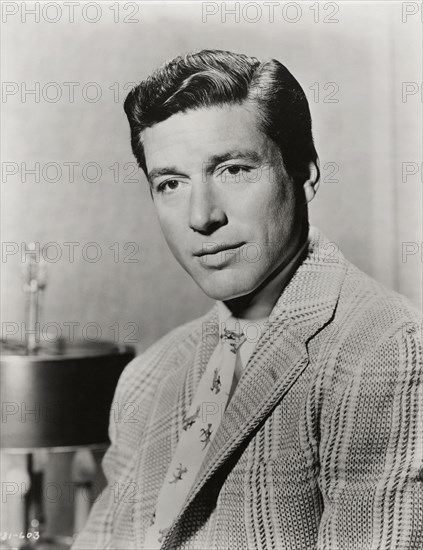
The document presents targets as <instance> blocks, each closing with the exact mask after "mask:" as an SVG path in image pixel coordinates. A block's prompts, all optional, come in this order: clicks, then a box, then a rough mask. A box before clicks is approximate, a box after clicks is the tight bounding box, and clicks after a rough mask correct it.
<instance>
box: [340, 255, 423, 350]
mask: <svg viewBox="0 0 423 550" xmlns="http://www.w3.org/2000/svg"><path fill="white" fill-rule="evenodd" d="M344 262H345V265H346V272H345V278H344V281H343V285H342V289H341V292H340V295H339V301H338V305H337V309H336V312H335V318H334V321H335V323H336V324H337V328H339V329H340V330H341V329H342V327H344V326H345V327H346V328H347V330H346V332H347V333H348V332H349V333H350V335H351V336H350V337H354V338H356V339H357V338H358V339H359V341H360V342H362V343H363V345H364V344H367V346H368V347H369V350H371V349H372V348H374V346H375V345H377V344H378V343H380V342H382V341H383V340H384V339H387V338H390V337H392V336H393V335H395V334H398V333H401V332H403V331H406V332H407V333H415V334H416V336H418V334H419V333H420V331H421V322H422V317H421V312H419V310H418V309H417V308H416V307H415V306H414V305H413V304H412V303H411V302H410V301H409V300H408V299H407V298H406V297H405V296H403V295H401V294H399V293H398V292H395V291H393V290H390V289H388V288H387V287H385V286H384V285H383V284H381V283H379V282H378V281H376V280H375V279H373V278H372V277H370V276H369V275H367V274H366V273H364V272H363V271H361V270H360V269H358V268H357V267H356V266H354V265H353V264H352V263H350V262H348V261H347V260H344Z"/></svg>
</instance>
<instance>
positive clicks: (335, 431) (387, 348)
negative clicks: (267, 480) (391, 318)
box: [317, 323, 423, 550]
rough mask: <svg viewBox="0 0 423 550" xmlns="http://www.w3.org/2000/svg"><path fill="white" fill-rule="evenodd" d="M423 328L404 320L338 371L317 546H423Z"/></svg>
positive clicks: (330, 549) (324, 423)
mask: <svg viewBox="0 0 423 550" xmlns="http://www.w3.org/2000/svg"><path fill="white" fill-rule="evenodd" d="M419 330H420V327H417V325H416V323H404V324H403V325H402V326H401V327H400V329H398V328H397V329H396V330H395V331H391V334H390V335H386V336H385V337H384V339H383V341H381V342H379V343H377V344H376V345H375V346H373V348H372V349H370V350H369V351H368V353H366V354H365V357H364V358H360V355H359V352H356V355H354V353H350V354H349V355H344V357H343V358H342V360H339V362H338V364H337V365H336V367H335V368H334V369H333V371H332V375H331V381H330V383H329V384H328V386H327V387H326V396H325V401H326V404H325V408H324V411H322V413H323V414H322V417H321V439H320V447H319V455H320V456H319V459H320V474H319V485H320V490H321V493H322V497H323V514H322V517H321V522H320V525H319V535H318V543H317V548H318V550H350V549H351V550H353V549H360V550H370V549H371V550H376V549H378V550H388V549H389V550H420V549H421V548H423V402H422V397H423V385H422V379H423V372H422V370H423V369H422V348H421V338H420V336H419ZM349 349H350V350H351V349H357V350H359V349H360V346H359V345H358V344H357V345H356V346H355V348H354V343H351V344H350V346H349ZM328 389H330V391H327V390H328Z"/></svg>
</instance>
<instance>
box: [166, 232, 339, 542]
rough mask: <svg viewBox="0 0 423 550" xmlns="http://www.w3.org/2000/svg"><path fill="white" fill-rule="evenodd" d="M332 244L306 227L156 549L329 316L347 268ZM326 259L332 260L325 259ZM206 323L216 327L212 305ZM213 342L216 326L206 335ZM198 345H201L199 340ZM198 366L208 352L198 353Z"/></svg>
mask: <svg viewBox="0 0 423 550" xmlns="http://www.w3.org/2000/svg"><path fill="white" fill-rule="evenodd" d="M334 247H335V245H334V243H331V242H329V241H328V240H327V239H326V238H325V237H324V236H323V235H322V234H321V233H320V232H319V231H318V230H317V229H315V228H311V230H310V238H309V244H308V251H307V254H306V256H305V258H304V260H303V261H302V263H301V264H300V265H299V267H298V269H297V271H296V272H295V274H294V275H293V277H292V278H291V280H290V281H289V283H288V285H287V286H286V287H285V288H284V290H283V292H282V294H281V296H280V298H279V299H278V301H277V303H276V305H275V306H274V308H273V310H272V312H271V314H270V316H269V319H268V326H267V330H266V331H265V332H264V334H262V336H261V338H260V339H259V341H258V343H257V346H256V348H255V350H254V351H253V354H252V356H251V357H250V359H249V361H248V363H247V365H246V367H245V369H244V372H243V375H242V377H241V379H240V381H239V383H238V385H237V387H236V390H235V393H234V395H233V397H232V399H231V401H230V402H229V404H228V407H227V409H226V411H225V414H224V417H223V419H222V422H221V424H220V426H219V429H218V431H217V433H216V436H215V438H214V440H213V442H212V444H211V446H210V448H209V452H208V454H207V455H206V457H205V460H204V462H203V464H202V466H201V469H200V471H199V473H198V475H197V478H196V480H195V482H194V484H193V487H192V488H191V491H190V493H189V494H188V497H187V500H186V502H185V504H184V507H183V508H182V510H181V512H180V514H179V515H178V517H177V519H176V520H175V522H174V524H173V526H172V528H171V530H170V532H169V533H168V535H167V537H166V539H165V541H164V544H163V546H162V549H163V550H165V549H167V548H170V545H171V541H172V533H174V532H175V531H176V530H177V527H178V524H179V523H180V521H181V519H182V517H183V516H184V514H185V513H186V512H187V510H188V508H189V507H190V505H191V504H192V503H193V501H194V500H195V498H196V496H197V495H198V494H199V492H200V491H201V490H202V488H203V487H204V485H205V484H206V483H207V482H208V481H209V480H210V478H211V477H212V476H213V475H214V474H215V473H216V472H217V471H218V470H219V468H220V467H221V466H222V465H223V464H224V463H225V462H226V461H228V459H229V458H230V457H231V455H232V454H233V453H234V452H235V451H236V450H237V449H239V448H240V447H241V446H243V445H246V444H248V441H249V440H250V438H251V437H252V436H253V435H254V433H255V431H256V429H257V428H258V427H259V426H260V424H261V423H262V421H263V420H264V419H265V418H266V417H267V416H268V415H269V414H270V413H271V411H272V410H273V408H274V407H275V406H276V405H277V404H278V402H279V401H280V400H281V399H282V398H283V397H284V395H285V394H286V393H287V392H288V390H289V389H290V387H291V386H292V384H293V383H294V382H295V380H296V379H297V378H298V376H299V375H300V374H301V373H302V372H303V371H304V369H305V368H306V367H307V365H308V364H309V357H308V349H307V346H308V342H309V341H310V339H311V338H313V336H314V335H315V334H316V333H317V332H319V331H320V329H321V328H322V327H323V326H325V325H326V324H327V323H328V322H329V321H330V320H331V319H332V317H333V315H334V311H335V308H336V305H337V303H338V299H339V294H340V290H341V286H342V283H343V280H344V277H345V271H346V269H347V262H346V260H345V259H344V257H343V256H342V254H341V253H340V252H339V251H337V254H336V255H334V254H331V251H333V250H337V249H336V248H334ZM329 260H332V261H329ZM206 322H207V323H210V324H215V325H216V327H218V326H219V312H218V306H217V304H215V306H214V307H213V308H212V310H211V311H210V312H209V314H208V315H207V316H206ZM209 336H211V337H213V338H215V340H216V345H217V341H218V337H219V336H218V330H217V328H216V331H215V332H214V333H213V334H211V335H209ZM200 345H203V343H202V344H200ZM203 357H204V358H203V364H202V365H201V369H202V371H204V369H205V367H206V365H207V362H208V359H209V357H208V356H207V355H206V354H204V355H203Z"/></svg>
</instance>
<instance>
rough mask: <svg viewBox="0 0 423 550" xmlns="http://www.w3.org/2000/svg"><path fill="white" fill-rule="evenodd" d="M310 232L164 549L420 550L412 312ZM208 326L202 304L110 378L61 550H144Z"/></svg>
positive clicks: (214, 336)
mask: <svg viewBox="0 0 423 550" xmlns="http://www.w3.org/2000/svg"><path fill="white" fill-rule="evenodd" d="M312 235H313V237H312V239H311V241H310V245H309V248H308V253H307V257H306V258H305V259H304V261H303V263H302V264H301V265H300V267H299V268H298V269H297V271H296V273H295V274H294V276H293V278H292V279H291V280H290V282H289V284H288V285H287V286H286V288H285V289H284V291H283V292H282V294H281V296H280V298H279V300H278V302H277V304H276V305H275V307H274V309H273V311H272V313H271V315H270V318H269V325H268V329H267V330H266V332H265V333H264V334H263V335H262V336H261V338H260V339H259V341H258V344H257V346H256V348H255V350H254V352H253V355H252V356H251V358H250V360H249V361H248V363H247V365H246V368H245V370H244V373H243V376H242V378H241V380H240V381H239V383H238V386H237V388H236V391H235V393H234V395H233V397H232V399H231V401H230V403H229V405H228V408H227V409H226V411H225V414H224V418H223V421H222V423H221V425H220V427H219V430H218V432H217V434H216V437H215V439H214V441H213V442H212V444H211V446H210V448H209V451H208V454H207V456H206V459H205V462H204V463H203V465H202V468H201V470H200V472H199V474H198V476H197V478H196V481H195V483H194V485H193V487H192V489H191V492H190V493H189V495H188V497H187V500H186V502H185V505H184V507H183V509H182V510H181V512H180V514H179V516H178V518H177V519H176V520H175V522H174V524H173V526H172V528H171V529H170V530H169V532H168V533H167V534H166V536H165V537H164V538H163V547H162V548H163V549H165V550H171V549H204V550H206V549H207V550H212V549H218V550H227V549H233V550H238V549H239V550H249V549H260V550H271V549H275V550H276V549H277V550H279V549H280V550H282V549H283V550H306V549H326V550H349V549H351V550H353V549H354V550H368V549H375V550H376V549H379V550H387V549H392V550H417V549H421V548H422V547H423V534H422V531H423V528H422V523H423V519H422V515H423V456H422V455H423V445H422V439H423V419H422V416H423V415H422V412H423V403H422V378H423V372H422V349H421V341H420V337H419V334H420V330H421V319H420V316H419V315H418V314H417V312H416V311H414V310H413V308H412V306H411V305H410V304H409V303H408V302H407V300H406V299H405V298H404V297H402V296H400V295H399V294H396V293H394V292H392V291H389V290H387V289H386V288H385V287H383V286H382V285H380V284H379V283H377V282H375V281H374V280H373V279H371V278H370V277H368V276H367V275H365V274H364V273H363V272H361V271H360V270H358V269H357V268H356V267H354V266H353V265H352V264H350V263H349V262H348V261H347V260H346V259H345V258H344V257H343V256H342V254H341V253H340V252H338V253H336V254H334V250H336V249H335V245H334V244H333V243H329V242H328V241H327V240H326V239H325V238H324V237H323V236H322V235H321V234H320V233H318V232H317V231H314V233H312ZM217 324H218V314H217V305H215V307H213V309H212V310H211V311H209V312H208V313H207V314H206V315H204V316H203V317H201V318H199V319H196V320H194V321H191V322H189V323H187V324H184V325H183V326H180V327H178V328H176V329H174V330H173V331H171V332H170V333H168V334H167V335H166V336H164V337H163V338H161V339H160V340H159V341H158V342H156V343H155V344H154V345H152V346H151V347H150V348H149V349H148V350H147V351H145V352H144V353H143V354H142V355H140V356H139V357H137V358H136V359H134V360H133V361H132V362H131V363H130V364H129V365H128V366H127V368H126V369H125V371H124V373H123V375H122V377H121V379H120V381H119V384H118V387H117V390H116V395H115V404H114V406H113V408H112V413H111V417H110V438H111V441H112V444H111V446H110V448H109V450H108V451H107V453H106V455H105V457H104V460H103V469H104V472H105V474H106V477H107V479H108V486H107V488H106V489H105V490H104V492H103V494H102V495H101V496H100V497H99V498H98V500H97V502H96V503H95V505H94V507H93V509H92V511H91V515H90V518H89V520H88V524H87V526H86V528H85V529H84V531H83V532H82V533H81V534H80V535H79V537H78V538H77V539H76V541H75V544H74V546H73V549H74V550H89V549H99V550H104V549H113V550H130V549H133V550H138V549H142V548H144V546H143V541H144V534H145V531H146V529H147V527H148V525H149V524H150V521H151V519H152V514H153V511H154V507H155V504H156V499H157V496H158V493H159V491H160V488H161V485H162V483H163V481H164V477H165V475H166V473H167V468H168V465H169V463H170V461H171V458H172V455H173V453H174V451H175V448H176V445H177V442H178V436H179V434H180V433H181V430H182V424H183V421H184V419H185V415H186V412H187V410H188V408H189V405H190V402H191V400H192V398H193V396H194V393H195V390H196V387H197V385H198V382H199V380H200V377H201V374H202V373H203V372H204V369H205V368H206V365H207V362H208V359H209V357H210V356H211V354H212V351H213V349H214V347H215V346H216V345H217V342H218V331H217V328H218V325H217ZM117 411H120V412H119V414H116V413H117Z"/></svg>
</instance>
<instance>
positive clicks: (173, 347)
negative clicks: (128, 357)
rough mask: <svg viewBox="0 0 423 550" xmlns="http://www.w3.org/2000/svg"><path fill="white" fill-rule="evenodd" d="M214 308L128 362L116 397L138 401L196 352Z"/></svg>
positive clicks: (170, 332) (178, 328)
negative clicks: (138, 395)
mask: <svg viewBox="0 0 423 550" xmlns="http://www.w3.org/2000/svg"><path fill="white" fill-rule="evenodd" d="M213 311H214V308H213V309H212V310H210V311H209V312H207V313H206V314H205V315H203V316H201V317H198V318H196V319H193V320H191V321H188V322H186V323H184V324H182V325H179V326H178V327H175V328H174V329H172V330H171V331H169V332H168V333H166V334H165V335H163V336H162V337H161V338H159V339H158V340H157V341H156V342H154V344H152V345H151V346H149V347H148V348H147V349H146V350H145V351H144V352H143V353H141V354H140V355H138V356H137V357H135V358H134V359H133V360H132V361H131V362H130V363H128V365H127V366H126V367H125V369H124V370H123V372H122V374H121V376H120V378H119V382H118V385H117V388H116V396H117V397H121V398H122V397H123V396H124V397H125V399H129V400H131V394H132V395H133V396H134V400H135V395H136V394H137V393H139V391H140V389H142V390H143V392H145V391H148V389H149V388H150V389H153V388H154V387H155V385H156V384H157V382H158V381H159V380H160V379H161V378H162V377H163V376H164V375H165V374H166V372H168V371H169V370H170V369H172V368H173V367H175V366H176V365H178V364H179V363H180V362H181V361H183V360H184V358H186V357H187V356H189V355H190V354H192V353H194V352H195V349H196V347H197V345H198V343H199V341H201V338H202V333H203V330H204V325H205V324H206V323H207V322H208V321H209V320H210V319H211V318H212V314H213Z"/></svg>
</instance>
